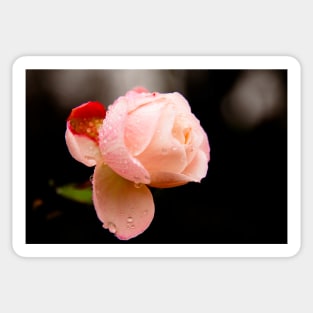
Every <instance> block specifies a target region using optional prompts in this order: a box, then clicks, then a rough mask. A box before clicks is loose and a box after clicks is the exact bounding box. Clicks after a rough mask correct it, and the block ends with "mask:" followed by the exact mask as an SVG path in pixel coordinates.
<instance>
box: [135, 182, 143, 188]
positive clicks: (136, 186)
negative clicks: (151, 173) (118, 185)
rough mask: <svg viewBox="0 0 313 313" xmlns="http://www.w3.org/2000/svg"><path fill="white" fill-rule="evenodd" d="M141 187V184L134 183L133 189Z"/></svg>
mask: <svg viewBox="0 0 313 313" xmlns="http://www.w3.org/2000/svg"><path fill="white" fill-rule="evenodd" d="M141 186H142V184H141V183H134V187H135V188H140V187H141Z"/></svg>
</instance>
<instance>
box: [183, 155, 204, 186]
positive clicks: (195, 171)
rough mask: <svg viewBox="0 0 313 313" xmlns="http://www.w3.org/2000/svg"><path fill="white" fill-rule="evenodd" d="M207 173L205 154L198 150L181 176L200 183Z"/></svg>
mask: <svg viewBox="0 0 313 313" xmlns="http://www.w3.org/2000/svg"><path fill="white" fill-rule="evenodd" d="M207 171H208V158H207V156H206V154H205V153H204V152H203V151H201V150H198V151H197V153H196V155H195V157H194V158H193V160H192V161H191V162H190V163H189V164H188V166H187V167H186V168H185V169H184V171H183V173H182V174H185V175H186V176H188V177H190V179H191V180H192V181H194V182H200V181H201V179H202V178H204V177H205V176H206V174H207Z"/></svg>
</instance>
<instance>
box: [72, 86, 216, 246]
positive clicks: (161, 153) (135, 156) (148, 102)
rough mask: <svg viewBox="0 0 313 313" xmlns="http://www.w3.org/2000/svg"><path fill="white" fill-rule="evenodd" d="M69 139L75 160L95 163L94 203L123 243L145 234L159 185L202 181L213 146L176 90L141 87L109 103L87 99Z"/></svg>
mask: <svg viewBox="0 0 313 313" xmlns="http://www.w3.org/2000/svg"><path fill="white" fill-rule="evenodd" d="M66 142H67V145H68V148H69V151H70V153H71V154H72V156H73V157H74V158H75V159H76V160H78V161H80V162H82V163H84V164H85V165H87V166H93V165H96V167H95V171H94V175H93V202H94V206H95V209H96V212H97V215H98V217H99V219H100V220H101V221H102V222H103V227H104V228H108V229H109V230H110V231H111V232H112V233H114V234H115V235H116V236H117V237H118V238H119V239H124V240H126V239H130V238H133V237H135V236H137V235H139V234H141V233H142V232H143V231H144V230H145V229H146V228H147V227H148V226H149V225H150V223H151V221H152V219H153V216H154V202H153V198H152V194H151V192H150V190H149V188H148V187H147V186H146V185H149V186H152V187H158V188H168V187H175V186H180V185H183V184H186V183H188V182H200V181H201V179H202V178H204V177H205V176H206V173H207V169H208V162H209V160H210V147H209V142H208V138H207V135H206V133H205V132H204V130H203V129H202V127H201V125H200V122H199V120H198V119H197V118H196V117H195V116H194V115H193V114H192V113H191V109H190V106H189V104H188V102H187V101H186V99H185V98H184V97H183V96H182V95H180V94H179V93H177V92H175V93H168V94H161V93H157V92H154V93H150V92H148V91H147V90H146V89H144V88H142V87H140V88H135V89H133V90H131V91H129V92H127V93H126V95H125V96H123V97H120V98H118V99H117V100H115V102H114V103H113V104H112V105H111V106H109V108H108V111H107V112H105V109H104V107H103V106H101V104H99V103H98V102H88V103H86V104H83V105H81V106H80V107H78V108H76V109H74V110H72V113H71V115H70V117H69V119H68V122H67V130H66Z"/></svg>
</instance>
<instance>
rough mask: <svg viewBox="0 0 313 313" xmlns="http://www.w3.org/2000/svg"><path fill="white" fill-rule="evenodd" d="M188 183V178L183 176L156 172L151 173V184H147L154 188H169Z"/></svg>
mask: <svg viewBox="0 0 313 313" xmlns="http://www.w3.org/2000/svg"><path fill="white" fill-rule="evenodd" d="M190 181H191V179H190V177H188V176H186V175H184V174H175V173H168V172H156V173H151V183H150V184H149V186H151V187H156V188H171V187H177V186H181V185H185V184H187V183H189V182H190Z"/></svg>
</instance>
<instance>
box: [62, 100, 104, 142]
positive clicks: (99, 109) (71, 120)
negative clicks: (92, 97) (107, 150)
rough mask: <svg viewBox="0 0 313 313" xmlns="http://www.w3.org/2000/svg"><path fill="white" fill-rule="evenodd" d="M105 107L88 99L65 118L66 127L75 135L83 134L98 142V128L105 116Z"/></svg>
mask: <svg viewBox="0 0 313 313" xmlns="http://www.w3.org/2000/svg"><path fill="white" fill-rule="evenodd" d="M105 114H106V110H105V107H104V106H103V105H102V104H101V103H100V102H98V101H89V102H86V103H83V104H82V105H80V106H78V107H76V108H74V109H73V110H72V111H71V114H70V116H69V117H68V119H67V128H68V129H69V130H71V132H72V133H73V134H75V135H80V136H85V137H87V138H89V139H91V140H93V141H94V142H96V143H98V129H99V127H100V125H101V124H102V122H103V119H104V118H105Z"/></svg>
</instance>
